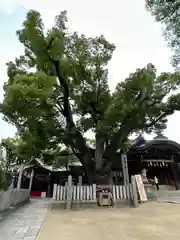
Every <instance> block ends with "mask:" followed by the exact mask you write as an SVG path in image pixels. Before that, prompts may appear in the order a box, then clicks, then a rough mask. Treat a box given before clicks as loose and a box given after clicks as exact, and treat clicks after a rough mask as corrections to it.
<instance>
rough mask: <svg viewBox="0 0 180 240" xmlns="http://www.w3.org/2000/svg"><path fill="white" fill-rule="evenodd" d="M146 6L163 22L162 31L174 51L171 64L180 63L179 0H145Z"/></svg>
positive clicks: (177, 66)
mask: <svg viewBox="0 0 180 240" xmlns="http://www.w3.org/2000/svg"><path fill="white" fill-rule="evenodd" d="M146 8H147V9H148V11H150V12H151V13H152V15H153V16H155V18H156V21H157V22H160V23H162V24H163V33H164V36H165V39H166V40H167V41H168V43H169V46H170V47H171V49H172V50H173V51H174V56H173V59H172V63H173V66H175V67H176V68H177V69H178V70H179V64H180V34H179V32H180V14H179V10H180V0H173V1H170V0H146Z"/></svg>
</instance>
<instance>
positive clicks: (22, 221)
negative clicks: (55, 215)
mask: <svg viewBox="0 0 180 240" xmlns="http://www.w3.org/2000/svg"><path fill="white" fill-rule="evenodd" d="M50 201H51V200H49V199H33V200H31V201H30V203H28V204H26V205H24V206H23V207H21V208H19V209H18V210H17V211H15V212H13V213H10V214H9V215H8V216H7V217H5V219H4V220H3V221H2V222H0V240H17V239H18V240H35V238H36V235H37V234H38V232H39V230H40V228H41V225H42V223H43V222H44V219H45V216H46V214H47V212H48V209H49V206H50Z"/></svg>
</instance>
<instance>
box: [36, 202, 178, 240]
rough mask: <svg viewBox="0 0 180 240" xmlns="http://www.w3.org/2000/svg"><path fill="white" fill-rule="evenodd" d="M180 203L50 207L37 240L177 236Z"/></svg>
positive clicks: (145, 239)
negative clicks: (89, 207) (68, 207)
mask: <svg viewBox="0 0 180 240" xmlns="http://www.w3.org/2000/svg"><path fill="white" fill-rule="evenodd" d="M179 223H180V205H178V204H170V203H158V202H148V203H144V204H141V205H140V206H139V207H138V208H136V209H135V208H98V209H83V210H74V211H66V210H64V211H63V210H60V209H59V208H57V207H56V208H52V209H51V211H49V212H48V214H47V216H46V220H45V222H44V224H43V226H42V228H41V230H40V232H39V234H38V236H37V238H36V240H49V239H51V240H58V239H61V240H84V239H86V240H92V239H93V240H100V239H101V238H102V239H103V240H113V239H118V240H152V239H153V240H159V239H163V240H179V239H180V225H179Z"/></svg>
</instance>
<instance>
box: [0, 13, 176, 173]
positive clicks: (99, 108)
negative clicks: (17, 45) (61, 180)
mask: <svg viewBox="0 0 180 240" xmlns="http://www.w3.org/2000/svg"><path fill="white" fill-rule="evenodd" d="M17 36H18V38H19V41H20V42H21V43H22V44H23V45H24V50H25V51H24V55H23V56H20V57H19V58H16V59H15V61H14V62H9V63H8V71H7V73H8V82H7V83H6V84H5V86H4V89H5V95H4V101H3V103H2V104H1V112H2V113H4V116H5V119H6V120H7V121H8V122H11V123H13V124H14V125H15V126H16V127H17V129H18V136H19V138H20V139H21V141H22V144H20V146H21V148H22V149H21V151H22V152H23V151H24V153H25V155H26V156H31V157H42V158H44V160H45V162H54V164H56V165H59V164H60V162H61V163H62V164H64V165H66V163H67V162H69V161H74V160H73V159H74V158H75V159H76V160H77V158H78V159H79V160H80V161H81V163H82V164H83V165H84V167H85V170H86V171H87V169H90V166H91V164H93V163H94V162H96V161H98V159H96V158H99V159H101V160H103V161H104V160H105V161H106V162H108V163H109V162H110V161H111V159H112V158H113V155H114V154H115V153H116V151H117V149H118V148H121V149H123V148H124V147H125V146H127V140H128V137H129V136H130V135H131V134H132V133H138V132H148V133H149V132H152V131H157V130H158V131H159V130H160V131H161V130H163V129H165V127H166V122H167V116H168V115H170V114H172V113H173V112H174V111H175V110H179V106H180V96H179V95H178V94H175V93H174V92H173V91H174V90H176V89H178V88H179V85H180V76H179V73H162V74H161V75H160V76H157V73H156V69H155V67H154V66H153V65H152V64H148V65H147V66H146V67H144V68H142V69H137V70H136V71H135V72H134V73H131V74H130V75H129V77H128V78H126V79H125V81H123V82H120V83H118V84H117V87H116V89H115V91H114V92H113V93H111V91H110V89H109V85H108V69H107V65H108V63H109V61H110V60H111V58H112V54H113V51H114V50H115V46H114V44H111V43H109V42H108V41H107V40H106V39H105V37H104V36H99V37H94V38H92V37H86V36H84V35H80V34H78V33H77V32H71V31H70V29H69V28H68V27H67V16H66V12H65V11H64V12H61V13H60V15H58V16H57V17H56V18H55V25H54V27H52V28H51V29H49V30H48V31H47V32H45V31H44V26H43V21H42V19H41V16H40V14H39V13H38V12H36V11H29V13H28V14H27V17H26V19H25V21H24V22H23V25H22V28H21V29H20V30H18V31H17ZM89 130H90V131H92V133H94V135H95V144H94V145H95V161H94V160H93V159H92V154H91V153H92V151H91V149H90V147H89V144H88V140H86V138H85V137H84V134H85V133H87V131H89ZM62 145H63V146H64V145H65V146H66V149H65V150H63V149H62V147H59V146H62ZM22 146H23V147H22ZM125 148H126V147H125ZM63 152H64V155H63ZM65 153H66V154H65ZM72 154H73V155H72ZM65 156H66V157H65ZM69 156H71V157H69ZM72 156H73V157H72Z"/></svg>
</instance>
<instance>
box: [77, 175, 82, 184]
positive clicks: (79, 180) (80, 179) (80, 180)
mask: <svg viewBox="0 0 180 240" xmlns="http://www.w3.org/2000/svg"><path fill="white" fill-rule="evenodd" d="M78 185H79V186H82V176H78Z"/></svg>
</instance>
